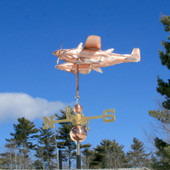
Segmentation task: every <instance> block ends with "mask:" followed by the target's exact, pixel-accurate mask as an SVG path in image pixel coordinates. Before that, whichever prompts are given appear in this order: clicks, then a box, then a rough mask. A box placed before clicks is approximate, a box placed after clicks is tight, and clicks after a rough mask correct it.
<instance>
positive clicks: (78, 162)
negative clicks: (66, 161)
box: [76, 142, 81, 169]
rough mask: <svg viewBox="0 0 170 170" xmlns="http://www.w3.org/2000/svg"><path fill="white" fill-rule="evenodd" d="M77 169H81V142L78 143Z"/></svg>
mask: <svg viewBox="0 0 170 170" xmlns="http://www.w3.org/2000/svg"><path fill="white" fill-rule="evenodd" d="M76 163H77V167H76V168H77V169H81V155H80V142H77V154H76Z"/></svg>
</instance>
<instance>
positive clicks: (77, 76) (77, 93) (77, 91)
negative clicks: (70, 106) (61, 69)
mask: <svg viewBox="0 0 170 170" xmlns="http://www.w3.org/2000/svg"><path fill="white" fill-rule="evenodd" d="M76 86H77V89H76V98H77V104H79V98H80V96H79V64H78V63H77V75H76Z"/></svg>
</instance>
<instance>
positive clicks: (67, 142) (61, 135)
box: [55, 110, 76, 169]
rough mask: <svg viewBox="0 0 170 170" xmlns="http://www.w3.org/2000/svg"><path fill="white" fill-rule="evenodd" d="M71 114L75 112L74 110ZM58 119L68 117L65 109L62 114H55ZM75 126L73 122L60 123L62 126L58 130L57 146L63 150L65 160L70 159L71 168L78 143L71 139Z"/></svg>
mask: <svg viewBox="0 0 170 170" xmlns="http://www.w3.org/2000/svg"><path fill="white" fill-rule="evenodd" d="M71 114H74V112H73V111H72V112H71ZM55 116H56V117H57V119H58V120H61V119H66V113H65V111H63V110H61V115H58V114H56V115H55ZM72 127H73V125H72V123H69V122H68V123H60V127H59V128H58V129H57V130H56V132H57V135H56V139H57V147H58V148H59V149H62V150H63V160H64V161H67V160H68V161H69V169H71V160H72V159H75V153H74V151H75V149H76V144H75V142H73V141H72V140H71V139H70V135H69V133H70V130H71V128H72Z"/></svg>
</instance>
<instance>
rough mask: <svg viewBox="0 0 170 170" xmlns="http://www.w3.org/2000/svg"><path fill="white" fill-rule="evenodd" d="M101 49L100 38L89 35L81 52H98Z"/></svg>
mask: <svg viewBox="0 0 170 170" xmlns="http://www.w3.org/2000/svg"><path fill="white" fill-rule="evenodd" d="M100 49H101V37H99V36H96V35H89V36H88V37H87V40H86V42H85V44H84V48H83V50H91V51H98V50H100Z"/></svg>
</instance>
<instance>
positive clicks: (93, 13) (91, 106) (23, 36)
mask: <svg viewBox="0 0 170 170" xmlns="http://www.w3.org/2000/svg"><path fill="white" fill-rule="evenodd" d="M161 13H163V14H164V15H170V1H169V0H155V1H151V0H150V1H148V0H130V1H127V0H119V1H117V0H107V1H104V0H93V1H90V0H86V1H82V0H72V1H69V0H67V1H66V0H63V1H61V0H50V1H47V0H34V1H33V0H24V1H23V0H13V1H6V0H1V1H0V80H1V81H0V82H1V83H0V116H1V120H0V137H1V141H0V147H2V146H3V144H4V143H5V138H10V132H13V124H14V123H17V118H19V117H22V116H25V117H26V118H29V119H30V120H32V121H35V123H36V125H37V126H41V125H42V123H43V120H42V117H43V116H44V115H53V114H54V113H59V110H60V109H62V108H63V107H64V106H65V105H71V106H73V105H74V103H75V102H76V99H75V95H76V77H75V75H73V74H71V73H67V72H64V71H60V70H56V69H55V64H56V61H57V57H56V56H54V55H52V52H53V51H55V50H57V49H59V48H60V46H61V44H62V45H63V48H75V47H76V46H77V45H78V44H79V43H80V42H83V43H84V42H85V40H86V38H87V36H88V35H92V34H93V35H99V36H101V38H102V50H106V49H109V48H114V49H115V51H114V52H115V53H120V54H126V53H131V51H132V49H133V48H135V47H138V48H140V50H141V62H139V63H125V64H119V65H115V66H112V67H106V68H103V74H100V73H97V72H94V71H93V72H91V73H90V74H88V75H80V104H81V105H82V106H83V113H84V115H85V116H92V115H101V114H102V112H103V110H106V109H110V108H115V110H116V113H115V115H116V121H115V122H112V123H103V120H102V119H99V120H92V121H91V122H90V124H89V127H90V132H89V133H88V137H87V139H86V140H85V141H84V143H91V144H92V146H93V147H95V146H96V145H97V144H99V143H100V142H101V140H102V139H111V140H113V139H116V141H117V142H119V143H120V144H123V145H124V146H125V150H128V149H129V148H130V145H131V143H132V140H133V137H136V138H139V139H140V140H142V141H143V142H144V143H145V144H147V141H146V139H145V135H144V132H143V129H148V128H149V125H150V122H151V121H152V119H151V118H150V117H149V116H148V110H150V109H155V108H157V104H156V103H157V102H156V101H157V100H159V99H160V96H159V94H158V93H157V92H156V86H157V75H159V76H160V77H161V78H163V79H164V80H166V79H167V78H168V76H169V75H168V71H167V69H166V68H165V67H163V66H162V65H161V62H160V59H159V55H158V50H159V49H163V47H162V46H161V41H162V40H163V39H164V40H167V36H168V34H167V33H166V32H165V31H164V27H163V25H162V24H161V23H160V21H159V19H160V16H161ZM57 127H58V126H57V125H56V128H57Z"/></svg>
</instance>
